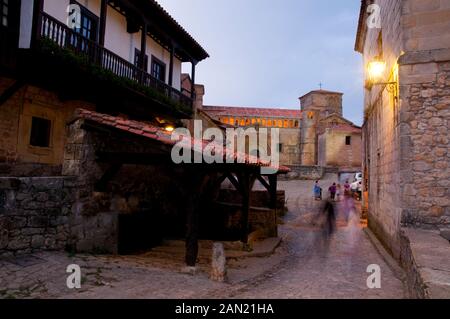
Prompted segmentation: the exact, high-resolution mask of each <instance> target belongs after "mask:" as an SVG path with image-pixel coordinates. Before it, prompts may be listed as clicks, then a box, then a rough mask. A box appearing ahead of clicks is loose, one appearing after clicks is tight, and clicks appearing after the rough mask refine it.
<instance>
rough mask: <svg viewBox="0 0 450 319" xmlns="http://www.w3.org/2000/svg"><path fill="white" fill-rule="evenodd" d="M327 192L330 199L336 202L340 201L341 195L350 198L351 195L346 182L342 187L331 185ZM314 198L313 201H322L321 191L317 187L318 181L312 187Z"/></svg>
mask: <svg viewBox="0 0 450 319" xmlns="http://www.w3.org/2000/svg"><path fill="white" fill-rule="evenodd" d="M328 192H329V194H330V199H331V200H333V201H337V202H339V201H340V200H341V198H342V196H343V195H345V196H352V193H353V191H352V189H351V185H350V183H349V182H348V180H347V181H346V182H345V184H344V186H343V187H342V186H341V184H337V183H333V185H331V186H330V187H329V188H328ZM314 198H315V200H322V198H323V190H322V187H320V185H319V181H316V183H315V185H314Z"/></svg>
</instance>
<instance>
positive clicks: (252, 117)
mask: <svg viewBox="0 0 450 319" xmlns="http://www.w3.org/2000/svg"><path fill="white" fill-rule="evenodd" d="M203 93H204V92H203ZM342 96H343V94H342V93H338V92H330V91H325V90H317V91H311V92H309V93H308V94H306V95H305V96H303V97H301V98H300V101H301V109H300V110H294V109H292V110H291V109H277V108H251V107H224V106H203V107H202V111H203V112H204V113H206V114H207V115H209V116H210V117H211V118H213V119H214V120H216V121H219V123H221V124H222V125H230V126H234V127H242V128H249V127H264V128H279V129H280V143H279V151H280V161H281V164H282V165H286V166H289V167H291V168H292V169H294V170H296V171H299V172H300V171H303V172H304V171H305V169H306V168H308V167H310V168H311V169H313V167H318V166H320V167H324V168H325V167H333V168H336V169H338V171H340V172H359V171H360V170H361V161H362V159H361V158H362V150H361V128H360V127H358V126H356V125H354V124H353V123H352V122H350V121H348V120H346V119H345V118H344V117H343V112H342ZM301 175H303V174H301ZM313 175H314V176H315V177H314V178H319V177H320V176H317V174H313ZM319 175H320V174H319Z"/></svg>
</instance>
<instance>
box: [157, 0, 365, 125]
mask: <svg viewBox="0 0 450 319" xmlns="http://www.w3.org/2000/svg"><path fill="white" fill-rule="evenodd" d="M158 2H159V3H160V4H161V5H162V6H163V7H164V8H165V9H166V10H167V11H168V12H169V13H170V14H171V15H172V16H173V17H174V18H175V19H176V20H177V21H178V22H179V23H180V24H181V25H182V26H183V27H184V28H185V29H186V30H187V31H188V32H189V33H190V34H191V35H192V36H193V37H194V38H195V39H196V40H197V41H198V42H199V43H200V44H201V45H202V46H203V47H204V48H205V49H206V50H207V51H208V53H209V54H210V55H211V57H210V58H209V59H207V60H206V61H203V62H202V63H200V64H199V66H198V68H197V74H196V80H197V83H200V84H204V85H205V87H206V95H205V105H224V106H248V107H277V108H290V109H295V108H299V101H298V98H299V97H300V96H301V95H303V94H305V93H307V92H309V91H310V90H316V89H318V88H319V83H323V89H326V90H331V91H339V92H343V93H344V116H345V117H347V118H348V119H349V120H351V121H353V122H355V124H358V125H361V124H362V118H363V84H362V62H361V57H360V55H359V54H358V53H356V52H354V50H353V48H354V43H355V35H356V28H357V22H358V17H359V8H360V4H361V3H360V1H359V0H344V1H330V0H276V1H275V0H190V1H185V0H158ZM187 70H189V68H186V70H185V71H187Z"/></svg>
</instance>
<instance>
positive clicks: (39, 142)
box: [30, 117, 52, 147]
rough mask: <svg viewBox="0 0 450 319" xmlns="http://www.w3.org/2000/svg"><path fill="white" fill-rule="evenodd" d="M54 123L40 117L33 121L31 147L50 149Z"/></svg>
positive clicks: (34, 118)
mask: <svg viewBox="0 0 450 319" xmlns="http://www.w3.org/2000/svg"><path fill="white" fill-rule="evenodd" d="M51 127H52V122H51V121H50V120H47V119H43V118H40V117H33V118H32V119H31V136H30V145H31V146H37V147H50V131H51Z"/></svg>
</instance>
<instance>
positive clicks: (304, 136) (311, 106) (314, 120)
mask: <svg viewBox="0 0 450 319" xmlns="http://www.w3.org/2000/svg"><path fill="white" fill-rule="evenodd" d="M342 96H343V93H339V92H331V91H325V90H317V91H311V92H309V93H308V94H306V95H304V96H302V97H301V98H300V105H301V109H302V112H303V114H302V125H301V142H300V144H301V145H300V150H301V163H302V165H303V166H315V165H317V158H318V156H317V151H318V147H317V144H318V141H317V129H318V125H319V122H320V120H322V119H324V118H326V117H327V116H329V115H332V114H337V115H339V116H342V115H343V111H342Z"/></svg>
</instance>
